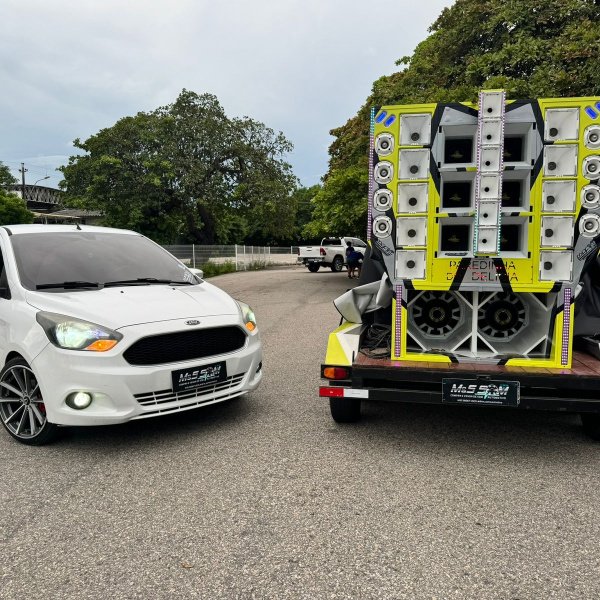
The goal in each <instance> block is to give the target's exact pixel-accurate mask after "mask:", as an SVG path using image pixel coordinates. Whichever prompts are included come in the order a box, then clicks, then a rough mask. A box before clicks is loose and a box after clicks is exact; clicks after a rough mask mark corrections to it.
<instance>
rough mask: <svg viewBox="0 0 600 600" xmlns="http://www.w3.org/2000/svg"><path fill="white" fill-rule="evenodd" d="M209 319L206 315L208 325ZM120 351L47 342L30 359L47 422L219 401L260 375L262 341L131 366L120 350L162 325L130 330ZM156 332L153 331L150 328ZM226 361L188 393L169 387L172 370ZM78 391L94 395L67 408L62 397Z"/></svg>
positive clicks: (88, 421) (102, 421)
mask: <svg viewBox="0 0 600 600" xmlns="http://www.w3.org/2000/svg"><path fill="white" fill-rule="evenodd" d="M209 320H210V319H206V321H207V325H208V324H209V323H208V321H209ZM130 329H131V331H128V332H127V334H126V335H127V337H125V338H124V340H123V341H124V342H126V344H123V345H122V344H121V343H120V344H118V345H117V347H116V348H118V347H119V346H121V345H122V346H123V347H122V348H121V349H120V350H119V351H118V352H107V353H103V354H98V353H91V352H90V353H88V352H73V351H68V350H61V349H59V348H56V347H54V346H53V345H51V344H48V345H47V346H46V348H44V350H43V351H42V352H41V353H40V354H39V355H38V356H37V357H36V359H35V360H34V361H33V364H32V368H33V370H34V372H35V374H36V376H37V378H38V382H39V384H40V389H41V392H42V396H43V398H44V404H45V407H46V413H47V416H48V421H49V422H51V423H55V424H57V425H110V424H116V423H125V422H127V421H130V420H132V419H144V418H149V417H155V416H160V415H164V414H169V413H173V412H180V411H183V410H190V409H193V408H196V407H198V406H201V405H208V404H214V403H215V402H222V401H224V400H227V399H229V398H233V397H235V396H240V395H242V394H245V393H247V392H250V391H251V390H254V389H255V388H256V387H257V386H258V385H259V383H260V381H261V379H262V368H261V367H262V345H261V342H260V337H259V335H258V334H256V335H249V336H248V341H247V343H246V345H245V346H244V347H243V348H242V349H240V350H238V351H236V352H232V353H229V354H222V355H219V356H209V357H205V358H201V359H196V360H189V361H184V362H178V363H169V364H161V365H152V366H133V365H130V364H128V363H127V362H126V361H125V359H124V358H123V356H122V354H123V351H124V350H125V349H126V348H127V347H128V346H129V345H130V344H131V343H133V342H135V341H136V339H139V338H141V337H145V336H148V335H152V334H153V333H159V332H164V326H163V327H162V328H161V324H149V325H144V326H138V327H137V328H130ZM153 330H155V331H153ZM221 361H224V362H225V363H226V368H227V379H226V380H225V381H222V382H219V383H211V384H208V385H206V386H203V387H200V388H196V389H195V390H190V391H186V392H178V393H174V392H173V391H172V387H173V386H172V379H171V373H172V372H173V371H177V370H180V369H186V368H191V367H202V366H205V365H210V364H213V363H215V362H221ZM77 391H84V392H88V393H90V394H92V396H93V401H92V403H91V405H90V406H89V407H88V408H86V409H84V410H75V409H72V408H70V407H69V406H67V404H66V403H65V399H66V397H67V396H68V395H69V394H70V393H72V392H77Z"/></svg>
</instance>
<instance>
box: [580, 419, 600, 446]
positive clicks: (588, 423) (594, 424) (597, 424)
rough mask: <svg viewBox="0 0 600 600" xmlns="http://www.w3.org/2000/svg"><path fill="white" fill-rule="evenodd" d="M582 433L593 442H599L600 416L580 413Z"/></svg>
mask: <svg viewBox="0 0 600 600" xmlns="http://www.w3.org/2000/svg"><path fill="white" fill-rule="evenodd" d="M581 424H582V425H583V431H585V433H586V434H587V435H589V436H590V437H591V438H592V439H593V440H596V441H597V442H600V415H599V414H597V413H581Z"/></svg>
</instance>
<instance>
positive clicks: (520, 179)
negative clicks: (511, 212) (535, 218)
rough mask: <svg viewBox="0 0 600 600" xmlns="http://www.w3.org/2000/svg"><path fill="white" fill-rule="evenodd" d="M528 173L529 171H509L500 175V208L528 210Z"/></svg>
mask: <svg viewBox="0 0 600 600" xmlns="http://www.w3.org/2000/svg"><path fill="white" fill-rule="evenodd" d="M530 173H531V171H529V170H511V171H504V172H503V173H502V208H516V209H522V210H527V211H528V210H529V205H530V189H529V179H530ZM515 212H516V211H515Z"/></svg>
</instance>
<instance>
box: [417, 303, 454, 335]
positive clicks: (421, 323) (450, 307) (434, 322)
mask: <svg viewBox="0 0 600 600" xmlns="http://www.w3.org/2000/svg"><path fill="white" fill-rule="evenodd" d="M409 310H410V317H411V318H412V321H413V323H414V324H415V326H416V327H417V329H419V331H420V332H421V333H423V334H424V335H427V336H430V337H442V336H447V335H448V334H450V333H451V332H452V331H453V330H454V329H456V327H457V326H458V324H459V323H460V318H461V305H460V303H459V301H458V299H457V297H456V295H455V294H453V293H452V292H423V293H422V294H421V295H420V296H419V297H418V298H417V299H416V300H415V301H414V302H413V303H412V304H411V305H410V307H409Z"/></svg>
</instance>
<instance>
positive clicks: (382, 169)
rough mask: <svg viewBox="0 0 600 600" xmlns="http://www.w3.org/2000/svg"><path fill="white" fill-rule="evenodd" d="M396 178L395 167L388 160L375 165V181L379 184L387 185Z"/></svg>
mask: <svg viewBox="0 0 600 600" xmlns="http://www.w3.org/2000/svg"><path fill="white" fill-rule="evenodd" d="M393 176H394V166H393V165H392V163H391V162H388V161H387V160H382V161H381V162H378V163H377V164H376V165H375V173H374V177H375V181H376V182H377V183H381V184H386V183H389V182H390V181H391V180H392V177H393Z"/></svg>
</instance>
